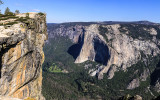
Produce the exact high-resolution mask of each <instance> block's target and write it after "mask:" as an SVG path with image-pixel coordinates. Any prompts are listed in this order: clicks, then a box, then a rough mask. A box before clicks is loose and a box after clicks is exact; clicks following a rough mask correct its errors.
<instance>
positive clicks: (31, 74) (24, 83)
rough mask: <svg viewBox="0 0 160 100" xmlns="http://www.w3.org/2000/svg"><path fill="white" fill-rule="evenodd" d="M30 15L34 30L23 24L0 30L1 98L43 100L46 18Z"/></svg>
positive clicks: (0, 28)
mask: <svg viewBox="0 0 160 100" xmlns="http://www.w3.org/2000/svg"><path fill="white" fill-rule="evenodd" d="M22 15H25V14H22ZM29 15H30V18H31V19H32V20H33V21H34V28H30V27H29V26H28V24H26V23H23V22H19V23H18V24H14V25H12V26H11V27H8V28H7V29H4V28H3V26H1V27H0V31H1V33H0V95H1V96H3V97H4V96H5V97H12V98H19V99H25V98H27V97H31V98H34V99H36V100H44V99H45V98H44V97H43V96H42V94H41V86H42V68H41V67H42V63H43V61H44V53H43V45H44V41H45V40H46V39H47V26H46V15H45V14H44V15H39V14H38V13H29ZM23 26H27V27H23ZM9 33H12V34H9ZM10 100H11V99H10ZM13 100H14V99H13Z"/></svg>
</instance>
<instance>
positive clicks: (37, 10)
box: [32, 9, 40, 12]
mask: <svg viewBox="0 0 160 100" xmlns="http://www.w3.org/2000/svg"><path fill="white" fill-rule="evenodd" d="M32 11H36V12H40V10H39V9H32Z"/></svg>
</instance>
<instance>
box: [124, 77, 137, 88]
mask: <svg viewBox="0 0 160 100" xmlns="http://www.w3.org/2000/svg"><path fill="white" fill-rule="evenodd" d="M139 85H140V81H139V79H138V78H136V79H133V80H132V81H131V82H130V83H129V85H128V86H127V89H134V88H136V87H139Z"/></svg>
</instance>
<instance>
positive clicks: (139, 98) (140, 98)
mask: <svg viewBox="0 0 160 100" xmlns="http://www.w3.org/2000/svg"><path fill="white" fill-rule="evenodd" d="M133 100H142V97H141V96H139V95H136V96H134V99H133Z"/></svg>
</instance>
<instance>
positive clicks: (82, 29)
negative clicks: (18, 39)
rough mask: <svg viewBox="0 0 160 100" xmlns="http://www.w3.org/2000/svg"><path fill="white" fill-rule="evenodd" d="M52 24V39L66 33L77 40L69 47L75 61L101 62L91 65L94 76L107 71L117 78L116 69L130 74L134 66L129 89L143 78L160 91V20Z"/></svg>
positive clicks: (91, 73) (50, 33)
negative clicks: (158, 21) (149, 21)
mask: <svg viewBox="0 0 160 100" xmlns="http://www.w3.org/2000/svg"><path fill="white" fill-rule="evenodd" d="M48 28H49V31H48V32H49V42H50V43H52V40H51V39H52V38H54V39H56V38H59V37H66V36H68V37H69V39H71V40H72V42H73V43H74V44H73V45H72V46H71V47H69V48H68V51H69V54H71V55H72V56H73V57H74V59H75V63H83V62H85V61H88V60H91V61H96V62H98V63H100V64H101V65H99V66H98V67H95V68H91V69H89V72H88V73H89V74H90V75H91V76H96V75H97V76H98V78H99V79H103V75H105V74H106V76H107V78H108V79H111V80H112V79H113V80H114V78H113V77H114V76H115V77H119V76H116V75H115V73H121V72H124V73H127V74H128V75H130V74H131V73H129V72H130V71H131V70H132V71H133V72H132V74H131V75H130V76H129V80H128V81H127V82H126V84H127V85H126V86H125V88H126V89H135V88H138V87H140V86H141V83H142V82H146V83H147V82H148V84H150V85H151V86H154V87H155V90H156V91H157V92H159V91H160V88H159V87H160V85H159V84H160V82H159V76H160V74H159V66H160V64H159V55H160V25H159V24H145V23H142V24H141V23H124V24H123V23H117V24H101V23H97V24H89V25H88V24H86V25H82V23H80V24H77V23H72V24H71V23H68V24H57V25H51V26H50V27H48ZM58 36H59V37H58ZM50 38H51V39H50ZM49 42H48V43H49ZM132 75H133V76H134V77H133V76H132ZM106 76H105V77H106ZM127 77H128V76H127ZM149 79H151V82H150V81H149ZM148 87H150V86H148ZM149 91H150V90H149ZM151 94H152V93H151Z"/></svg>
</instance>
